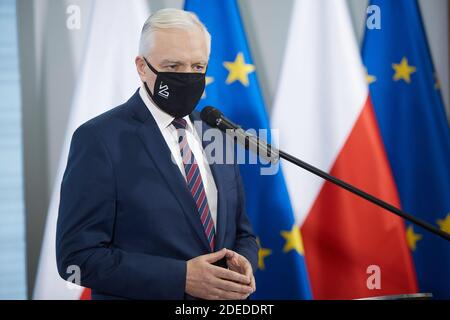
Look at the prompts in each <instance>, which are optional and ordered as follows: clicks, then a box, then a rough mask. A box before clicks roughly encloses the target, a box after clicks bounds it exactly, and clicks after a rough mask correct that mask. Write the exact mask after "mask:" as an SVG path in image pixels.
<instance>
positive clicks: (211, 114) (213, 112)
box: [200, 106, 223, 127]
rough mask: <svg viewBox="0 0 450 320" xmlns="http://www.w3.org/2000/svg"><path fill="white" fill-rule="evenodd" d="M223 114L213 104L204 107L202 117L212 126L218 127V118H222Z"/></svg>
mask: <svg viewBox="0 0 450 320" xmlns="http://www.w3.org/2000/svg"><path fill="white" fill-rule="evenodd" d="M222 116H223V115H222V112H220V110H218V109H216V108H214V107H211V106H207V107H204V108H203V110H202V112H201V113H200V118H201V119H202V120H203V121H205V122H206V123H207V124H209V125H210V126H211V127H217V120H218V119H220V118H222Z"/></svg>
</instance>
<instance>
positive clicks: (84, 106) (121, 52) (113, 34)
mask: <svg viewBox="0 0 450 320" xmlns="http://www.w3.org/2000/svg"><path fill="white" fill-rule="evenodd" d="M149 13H150V12H149V8H148V4H147V2H146V1H145V0H131V1H124V0H95V1H92V11H91V14H90V21H89V22H88V25H87V27H88V28H89V30H88V37H87V42H86V45H85V52H84V58H83V60H82V62H81V69H80V73H79V77H78V80H77V86H76V89H75V94H74V98H73V102H72V106H71V110H70V116H69V121H68V126H67V130H66V134H65V139H64V145H63V148H62V152H61V157H60V161H59V166H58V170H57V174H56V180H55V183H54V188H53V192H52V195H51V200H50V205H49V209H48V213H47V222H46V228H45V233H44V239H43V244H42V249H41V255H40V260H39V266H38V272H37V277H36V284H35V287H34V294H33V298H34V299H58V300H59V299H61V300H65V299H79V298H80V296H81V294H82V292H83V288H82V287H78V286H75V285H71V284H70V283H68V282H66V281H64V280H63V279H62V278H61V277H60V276H59V274H58V271H57V267H56V253H55V233H56V221H57V217H58V207H59V193H60V187H61V180H62V177H63V174H64V169H65V166H66V163H67V156H68V152H69V147H70V140H71V137H72V134H73V132H74V131H75V130H76V129H77V128H78V127H79V126H80V125H81V124H83V123H84V122H86V121H87V120H89V119H91V118H93V117H95V116H97V115H99V114H101V113H103V112H105V111H107V110H109V109H111V108H113V107H115V106H117V105H119V104H121V103H123V102H125V101H126V100H127V99H128V98H129V97H131V95H132V94H133V93H134V91H135V90H136V89H137V88H138V87H139V85H140V82H139V77H138V74H137V71H136V67H135V64H134V59H135V57H136V56H137V55H138V48H139V37H140V33H141V29H142V26H143V24H144V22H145V20H146V19H147V18H148V16H149Z"/></svg>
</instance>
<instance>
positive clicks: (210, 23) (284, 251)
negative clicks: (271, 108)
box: [185, 0, 311, 299]
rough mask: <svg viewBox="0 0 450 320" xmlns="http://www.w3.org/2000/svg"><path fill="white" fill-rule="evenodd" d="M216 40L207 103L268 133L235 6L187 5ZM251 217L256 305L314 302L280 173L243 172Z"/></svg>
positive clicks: (249, 167)
mask: <svg viewBox="0 0 450 320" xmlns="http://www.w3.org/2000/svg"><path fill="white" fill-rule="evenodd" d="M185 9H186V10H188V11H192V12H194V13H196V14H197V16H198V17H199V18H200V20H201V21H202V22H203V23H204V24H205V25H206V27H207V29H208V31H209V32H210V33H211V36H212V50H211V57H210V61H209V65H208V73H207V86H206V90H205V97H204V98H203V99H202V100H201V102H200V104H199V108H200V109H201V108H203V107H204V106H205V105H213V106H215V107H217V108H220V109H221V110H222V112H223V113H224V114H225V115H226V116H227V117H228V118H230V119H231V120H232V121H234V122H236V123H239V124H241V125H242V126H243V127H244V128H253V129H256V130H259V129H268V128H269V121H268V118H267V113H266V109H265V107H264V102H263V99H262V96H261V91H260V89H259V86H258V81H257V77H256V70H255V66H254V65H253V63H252V60H251V57H250V51H249V49H248V45H247V40H246V37H245V32H244V28H243V26H242V21H241V17H240V14H239V8H238V6H237V3H236V1H235V0H226V1H223V0H209V1H201V0H187V1H186V3H185ZM240 169H241V174H242V178H243V181H244V185H245V191H246V207H247V212H248V215H249V217H250V219H251V220H252V225H253V228H254V230H255V233H256V234H257V237H258V242H259V245H260V250H259V255H258V256H259V259H258V260H259V261H258V270H257V272H256V288H257V290H256V292H255V293H254V295H253V297H254V298H256V299H310V298H311V291H310V287H309V282H308V278H307V273H306V267H305V260H304V257H303V244H302V242H301V235H300V230H299V228H298V226H297V225H295V221H294V215H293V211H292V207H291V204H290V200H289V196H288V193H287V189H286V185H285V182H284V178H283V175H282V173H281V171H278V173H276V174H274V175H261V167H260V166H259V165H255V164H244V165H241V166H240Z"/></svg>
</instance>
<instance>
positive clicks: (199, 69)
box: [194, 66, 205, 71]
mask: <svg viewBox="0 0 450 320" xmlns="http://www.w3.org/2000/svg"><path fill="white" fill-rule="evenodd" d="M194 70H195V71H203V70H205V66H194Z"/></svg>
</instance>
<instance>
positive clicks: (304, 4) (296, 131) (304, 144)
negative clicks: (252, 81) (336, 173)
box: [272, 0, 368, 225]
mask: <svg viewBox="0 0 450 320" xmlns="http://www.w3.org/2000/svg"><path fill="white" fill-rule="evenodd" d="M291 21H292V22H291V27H290V29H289V36H288V43H287V46H286V53H285V58H284V60H283V61H284V62H283V63H284V64H283V68H282V72H281V78H280V79H281V81H280V83H279V86H278V91H277V95H276V98H275V104H274V109H273V117H272V119H273V121H272V127H273V128H276V129H280V148H281V149H283V150H286V151H287V152H289V153H292V154H293V155H294V156H297V157H299V158H301V159H302V160H304V161H306V162H309V163H311V164H313V165H315V166H317V167H319V168H321V169H323V170H325V171H329V170H330V169H331V166H332V165H333V163H334V161H335V160H336V157H337V155H338V153H339V151H340V150H341V149H342V147H343V145H344V143H345V142H346V140H347V137H348V135H349V134H350V130H351V129H352V128H353V126H354V125H355V122H356V119H357V117H358V116H359V114H360V112H361V110H362V108H363V107H364V104H365V102H366V100H367V96H368V87H367V84H366V81H365V76H364V68H363V65H362V62H361V57H360V54H359V48H358V46H357V42H356V38H355V35H354V32H353V27H352V24H351V20H350V15H349V13H348V9H347V4H346V2H345V0H317V1H309V0H298V1H296V2H295V5H294V12H293V14H292V20H291ZM284 173H285V178H286V182H287V186H288V190H289V193H290V194H291V201H292V205H293V208H294V211H295V215H296V218H297V222H298V223H299V224H300V225H301V224H302V222H303V221H304V219H305V217H306V215H307V214H308V212H309V211H310V209H311V206H312V205H313V202H314V201H315V199H316V198H317V194H318V193H319V191H320V189H321V187H322V185H323V180H322V179H320V178H317V177H315V176H314V175H312V174H310V173H308V172H306V171H304V170H300V169H298V168H296V167H294V166H292V165H286V166H285V168H284ZM293 195H297V196H293Z"/></svg>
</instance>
